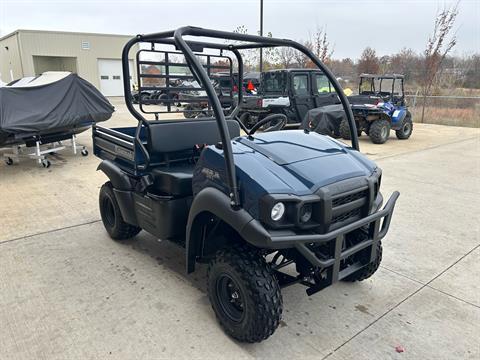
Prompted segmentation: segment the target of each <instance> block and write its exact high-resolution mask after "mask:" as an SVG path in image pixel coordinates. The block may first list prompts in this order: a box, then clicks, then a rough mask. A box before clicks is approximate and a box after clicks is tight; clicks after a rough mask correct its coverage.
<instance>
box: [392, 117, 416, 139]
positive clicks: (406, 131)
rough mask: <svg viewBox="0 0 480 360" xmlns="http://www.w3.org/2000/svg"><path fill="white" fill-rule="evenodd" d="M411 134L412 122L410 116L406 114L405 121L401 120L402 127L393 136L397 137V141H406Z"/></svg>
mask: <svg viewBox="0 0 480 360" xmlns="http://www.w3.org/2000/svg"><path fill="white" fill-rule="evenodd" d="M412 132H413V122H412V116H411V115H410V114H407V115H406V116H405V119H403V123H402V127H401V128H400V129H398V130H396V131H395V135H397V139H399V140H406V139H408V138H409V137H410V135H412Z"/></svg>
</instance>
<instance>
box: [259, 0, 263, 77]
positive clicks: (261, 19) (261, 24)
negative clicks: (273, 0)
mask: <svg viewBox="0 0 480 360" xmlns="http://www.w3.org/2000/svg"><path fill="white" fill-rule="evenodd" d="M260 36H263V0H260ZM262 69H263V48H260V72H262Z"/></svg>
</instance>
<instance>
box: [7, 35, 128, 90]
mask: <svg viewBox="0 0 480 360" xmlns="http://www.w3.org/2000/svg"><path fill="white" fill-rule="evenodd" d="M132 37H133V36H131V35H111V34H93V33H76V32H59V31H38V30H17V31H14V32H13V33H11V34H8V35H6V36H4V37H2V38H0V81H3V82H10V81H12V80H15V79H18V78H21V77H25V76H36V75H40V74H41V73H43V72H45V71H71V72H74V73H77V74H78V75H79V76H81V77H82V78H84V79H86V80H87V81H89V82H91V83H92V84H93V85H95V86H96V87H97V88H98V89H100V91H101V92H102V93H103V94H104V95H106V96H122V95H123V80H122V78H123V76H122V64H121V60H120V59H121V54H122V49H123V46H124V45H125V43H126V42H127V41H128V40H129V39H131V38H132ZM134 50H136V49H134ZM133 55H134V53H133V51H132V54H131V56H132V58H131V60H130V73H131V74H132V77H133V78H134V77H135V73H134V71H135V66H134V59H133Z"/></svg>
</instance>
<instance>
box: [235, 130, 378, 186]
mask: <svg viewBox="0 0 480 360" xmlns="http://www.w3.org/2000/svg"><path fill="white" fill-rule="evenodd" d="M234 153H235V154H234V157H235V163H236V166H237V171H238V172H240V173H242V174H244V175H246V176H248V178H250V179H252V180H253V181H254V182H255V183H256V185H259V186H260V187H262V188H263V189H265V190H266V191H267V192H269V193H292V194H296V195H304V194H309V193H312V192H315V191H316V190H317V189H318V188H319V187H322V186H325V185H328V184H331V183H334V182H337V181H340V180H345V179H349V178H354V177H359V176H370V175H371V174H372V173H373V172H374V171H375V169H376V165H375V163H373V162H372V161H370V160H368V159H367V158H366V157H365V156H363V155H362V154H361V153H359V152H358V151H356V150H353V149H352V148H350V147H347V146H346V145H344V144H343V143H341V142H339V141H337V140H334V139H332V138H330V137H328V136H323V135H319V134H317V133H314V132H310V133H305V132H304V131H303V130H285V131H275V132H269V133H262V134H258V135H255V137H254V138H253V139H252V138H250V139H249V138H248V137H241V138H237V139H236V141H235V143H234Z"/></svg>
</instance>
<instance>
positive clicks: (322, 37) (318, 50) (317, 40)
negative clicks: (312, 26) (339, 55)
mask: <svg viewBox="0 0 480 360" xmlns="http://www.w3.org/2000/svg"><path fill="white" fill-rule="evenodd" d="M310 42H311V43H312V44H313V52H314V53H315V55H316V56H317V57H318V58H319V59H320V60H321V61H322V62H327V61H328V60H329V59H331V57H332V55H333V47H332V46H331V44H330V42H329V41H328V37H327V30H326V29H320V28H318V27H317V30H316V31H315V33H314V34H313V39H312V40H310Z"/></svg>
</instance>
